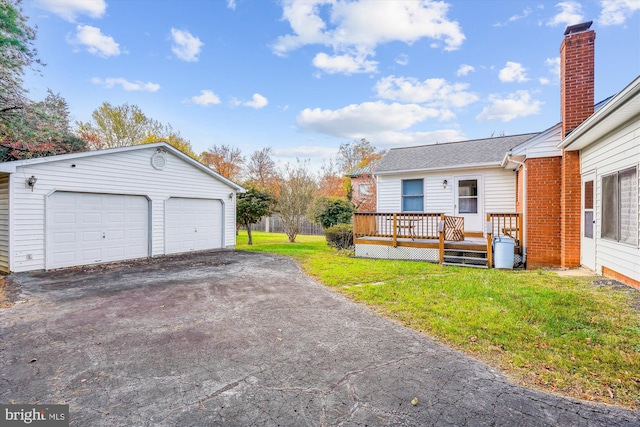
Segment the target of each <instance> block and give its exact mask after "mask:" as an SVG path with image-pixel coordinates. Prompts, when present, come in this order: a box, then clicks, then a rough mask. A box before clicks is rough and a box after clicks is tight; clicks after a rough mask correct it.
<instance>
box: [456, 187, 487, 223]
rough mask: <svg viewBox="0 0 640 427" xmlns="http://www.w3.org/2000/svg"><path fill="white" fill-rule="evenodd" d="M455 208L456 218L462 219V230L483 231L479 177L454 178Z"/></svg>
mask: <svg viewBox="0 0 640 427" xmlns="http://www.w3.org/2000/svg"><path fill="white" fill-rule="evenodd" d="M454 185H455V188H454V193H455V195H454V197H455V201H454V203H455V207H454V212H455V215H456V216H461V217H463V218H464V230H465V231H466V232H469V231H480V232H482V231H483V221H482V215H483V214H484V212H483V209H482V207H483V202H482V188H481V187H482V180H481V177H480V176H457V177H455V184H454Z"/></svg>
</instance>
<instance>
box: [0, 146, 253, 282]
mask: <svg viewBox="0 0 640 427" xmlns="http://www.w3.org/2000/svg"><path fill="white" fill-rule="evenodd" d="M242 191H244V190H243V189H242V187H240V186H238V185H237V184H234V183H233V182H231V181H229V180H227V179H225V178H224V177H222V176H220V175H218V174H217V173H215V172H213V171H212V170H210V169H209V168H207V167H206V166H204V165H202V164H201V163H199V162H197V161H195V160H193V159H191V158H190V157H188V156H186V155H185V154H183V153H182V152H180V151H178V150H176V149H175V148H173V147H171V146H170V145H168V144H165V143H155V144H147V145H138V146H133V147H123V148H115V149H109V150H99V151H91V152H85V153H74V154H65V155H60V156H52V157H43V158H37V159H30V160H19V161H14V162H6V163H0V271H5V272H10V271H12V272H20V271H29V270H41V269H53V268H62V267H71V266H77V265H88V264H96V263H103V262H112V261H122V260H127V259H134V258H144V257H149V256H159V255H167V254H176V253H183V252H190V251H198V250H207V249H220V248H233V247H235V236H236V234H235V230H236V203H235V202H236V193H237V192H242Z"/></svg>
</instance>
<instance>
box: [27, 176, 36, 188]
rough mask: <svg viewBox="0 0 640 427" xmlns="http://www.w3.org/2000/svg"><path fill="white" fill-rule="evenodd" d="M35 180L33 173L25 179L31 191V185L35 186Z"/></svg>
mask: <svg viewBox="0 0 640 427" xmlns="http://www.w3.org/2000/svg"><path fill="white" fill-rule="evenodd" d="M36 182H38V178H36V177H35V175H31V177H29V179H27V185H28V186H29V187H31V191H33V187H35V186H36Z"/></svg>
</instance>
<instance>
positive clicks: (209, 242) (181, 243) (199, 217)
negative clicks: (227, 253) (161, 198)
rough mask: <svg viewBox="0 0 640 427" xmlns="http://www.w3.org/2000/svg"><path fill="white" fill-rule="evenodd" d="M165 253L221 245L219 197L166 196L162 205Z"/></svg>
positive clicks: (220, 204) (218, 246)
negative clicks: (164, 203) (163, 208)
mask: <svg viewBox="0 0 640 427" xmlns="http://www.w3.org/2000/svg"><path fill="white" fill-rule="evenodd" d="M165 220H166V224H165V252H166V253H167V254H172V253H180V252H189V251H197V250H205V249H218V248H220V247H222V203H221V202H220V201H219V200H210V199H187V198H177V197H176V198H170V199H168V200H167V202H166V205H165Z"/></svg>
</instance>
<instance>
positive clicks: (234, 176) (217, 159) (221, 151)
mask: <svg viewBox="0 0 640 427" xmlns="http://www.w3.org/2000/svg"><path fill="white" fill-rule="evenodd" d="M200 158H201V161H202V163H204V164H205V165H207V166H209V167H210V168H211V169H213V170H214V171H215V172H217V173H219V174H220V175H222V176H224V177H225V178H227V179H229V180H231V181H237V180H239V179H240V176H241V174H242V166H243V164H244V156H243V155H242V152H241V151H240V149H239V148H233V147H231V146H229V145H220V146H218V145H214V146H213V147H211V148H209V149H208V150H207V151H204V152H203V153H202V154H201V155H200Z"/></svg>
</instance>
